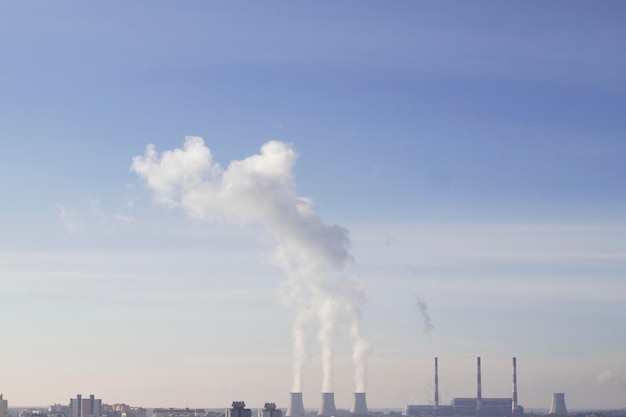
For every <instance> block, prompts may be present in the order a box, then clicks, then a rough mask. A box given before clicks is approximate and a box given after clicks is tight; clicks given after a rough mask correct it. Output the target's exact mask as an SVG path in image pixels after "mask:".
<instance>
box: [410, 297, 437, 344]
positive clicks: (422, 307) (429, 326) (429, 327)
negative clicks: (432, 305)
mask: <svg viewBox="0 0 626 417" xmlns="http://www.w3.org/2000/svg"><path fill="white" fill-rule="evenodd" d="M415 304H416V305H417V308H418V309H419V311H420V313H421V315H422V320H423V321H424V329H423V330H422V332H423V333H424V334H426V335H430V334H431V333H432V331H433V329H434V328H435V327H434V326H433V322H432V321H431V320H430V315H429V314H428V304H426V302H425V301H424V300H422V299H421V298H419V297H416V299H415Z"/></svg>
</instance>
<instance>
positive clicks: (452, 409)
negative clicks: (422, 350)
mask: <svg viewBox="0 0 626 417" xmlns="http://www.w3.org/2000/svg"><path fill="white" fill-rule="evenodd" d="M476 404H477V400H476V398H472V397H470V398H453V399H452V400H451V401H450V405H439V408H438V409H437V415H438V416H441V417H444V416H468V417H474V416H477V415H478V413H477V410H476ZM481 404H482V407H481V413H480V414H481V416H483V417H484V416H497V417H510V416H512V414H513V413H512V408H513V400H512V399H511V398H483V399H482V403H481ZM523 414H524V407H522V406H520V405H518V406H517V408H516V411H515V415H516V416H521V415H523ZM404 415H405V416H433V415H434V406H433V405H432V404H425V405H407V406H406V407H405V408H404Z"/></svg>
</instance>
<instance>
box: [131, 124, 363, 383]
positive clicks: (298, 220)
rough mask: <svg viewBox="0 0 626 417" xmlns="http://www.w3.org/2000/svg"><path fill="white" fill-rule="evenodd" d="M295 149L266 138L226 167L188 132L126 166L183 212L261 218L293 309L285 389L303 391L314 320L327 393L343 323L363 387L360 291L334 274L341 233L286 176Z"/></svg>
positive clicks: (341, 261) (344, 244)
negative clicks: (179, 142) (179, 143)
mask: <svg viewBox="0 0 626 417" xmlns="http://www.w3.org/2000/svg"><path fill="white" fill-rule="evenodd" d="M296 159H297V154H296V152H295V150H294V149H293V148H292V147H291V146H290V145H288V144H285V143H282V142H278V141H270V142H267V143H266V144H264V145H263V146H262V147H261V151H260V153H259V154H256V155H252V156H250V157H248V158H245V159H242V160H236V161H232V162H231V163H230V164H229V165H228V167H227V168H226V169H223V168H222V167H221V166H220V165H219V164H217V163H215V162H214V161H213V155H212V153H211V150H210V149H209V148H208V147H206V146H205V144H204V141H203V140H202V138H199V137H193V136H192V137H187V138H186V139H185V142H184V144H183V147H182V148H178V149H174V150H172V151H165V152H162V153H161V154H160V155H159V154H158V153H157V152H156V150H155V147H154V145H148V146H147V148H146V152H145V154H144V155H143V156H135V157H133V160H132V165H131V170H132V171H133V172H135V173H137V174H138V175H139V176H140V177H141V178H143V179H144V180H145V181H146V183H147V185H148V187H149V188H150V189H152V191H153V192H154V196H155V198H156V200H157V201H158V202H159V203H162V204H166V205H168V206H171V207H180V208H182V209H183V210H184V211H185V212H186V213H187V214H188V215H189V216H191V217H194V218H198V219H206V220H216V219H226V220H228V221H231V222H234V223H237V224H253V223H256V224H261V225H262V226H263V227H264V228H265V229H266V231H267V232H268V233H269V234H271V235H272V236H273V238H274V239H275V241H276V248H275V250H274V251H273V253H272V254H271V256H270V262H271V263H272V264H274V265H275V266H277V267H279V268H281V269H282V270H283V271H284V273H285V275H286V277H287V278H286V282H285V283H284V285H283V290H284V291H283V294H284V298H285V303H286V304H288V305H290V306H292V307H293V308H294V309H295V310H296V316H295V319H294V324H293V333H292V344H293V372H294V374H293V375H294V380H293V385H292V392H302V369H303V366H304V362H305V360H306V357H307V352H306V345H307V343H306V332H305V326H306V325H307V324H308V323H310V322H312V321H314V320H316V319H317V321H318V322H319V331H318V335H317V340H318V342H319V344H320V347H321V351H322V366H323V387H322V390H323V391H324V392H332V388H333V387H332V382H333V356H334V351H333V341H334V336H335V333H336V330H337V326H338V325H340V324H343V322H344V321H345V324H346V325H347V326H348V328H349V332H350V335H351V338H352V343H353V361H354V366H355V383H356V385H357V391H358V392H359V391H360V392H362V391H364V388H365V374H366V359H367V355H368V354H369V352H370V347H369V343H368V342H367V341H366V340H365V339H364V338H363V337H362V336H361V332H360V316H361V314H360V305H361V304H362V302H363V300H364V297H363V294H362V289H361V286H360V283H359V281H358V280H357V279H355V278H345V277H341V276H340V275H339V272H340V271H341V270H342V269H343V268H345V267H346V266H348V265H350V264H351V263H352V261H353V260H352V256H351V254H350V239H349V236H348V231H347V230H346V229H345V228H343V227H340V226H337V225H327V224H324V223H323V222H322V220H321V218H320V217H319V216H318V215H317V214H316V213H315V212H314V211H313V209H312V202H311V200H309V199H308V198H305V197H301V196H298V195H297V193H296V187H295V181H294V176H293V171H292V170H293V166H294V164H295V162H296Z"/></svg>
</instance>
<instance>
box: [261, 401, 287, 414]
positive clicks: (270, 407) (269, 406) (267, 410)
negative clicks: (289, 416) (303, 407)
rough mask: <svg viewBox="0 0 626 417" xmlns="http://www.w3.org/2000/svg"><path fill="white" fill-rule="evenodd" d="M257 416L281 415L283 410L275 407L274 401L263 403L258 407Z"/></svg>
mask: <svg viewBox="0 0 626 417" xmlns="http://www.w3.org/2000/svg"><path fill="white" fill-rule="evenodd" d="M259 417H283V410H279V409H277V408H276V404H275V403H265V405H264V406H263V408H261V409H259Z"/></svg>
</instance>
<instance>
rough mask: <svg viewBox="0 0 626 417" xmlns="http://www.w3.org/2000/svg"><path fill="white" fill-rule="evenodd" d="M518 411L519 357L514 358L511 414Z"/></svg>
mask: <svg viewBox="0 0 626 417" xmlns="http://www.w3.org/2000/svg"><path fill="white" fill-rule="evenodd" d="M516 412H517V358H515V357H514V358H513V397H512V401H511V415H512V416H513V417H515V414H516Z"/></svg>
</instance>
